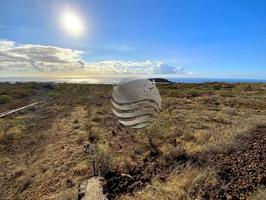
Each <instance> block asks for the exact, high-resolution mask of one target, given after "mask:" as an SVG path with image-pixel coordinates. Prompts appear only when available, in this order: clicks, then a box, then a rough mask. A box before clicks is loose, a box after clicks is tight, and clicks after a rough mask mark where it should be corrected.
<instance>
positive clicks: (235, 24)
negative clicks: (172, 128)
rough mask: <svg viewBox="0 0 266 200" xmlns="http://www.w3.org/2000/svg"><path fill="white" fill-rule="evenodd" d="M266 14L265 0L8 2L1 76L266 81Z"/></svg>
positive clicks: (2, 10) (0, 24)
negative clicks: (208, 78)
mask: <svg viewBox="0 0 266 200" xmlns="http://www.w3.org/2000/svg"><path fill="white" fill-rule="evenodd" d="M265 10H266V1H264V0H164V1H162V0H75V1H63V0H45V1H44V0H13V1H10V0H1V1H0V76H6V77H7V76H33V75H36V76H37V75H41V76H43V75H47V76H52V75H55V74H56V75H75V76H96V75H105V76H106V75H107V76H115V75H122V76H123V75H132V74H134V75H135V74H137V75H154V74H157V75H162V76H163V75H169V74H170V75H172V76H177V77H178V76H182V77H186V76H187V77H191V76H192V77H210V78H215V77H218V78H220V77H224V78H266V56H265V55H266V12H265ZM69 15H71V16H72V18H71V17H69ZM73 16H74V17H73ZM73 18H74V19H73ZM73 20H74V21H73ZM75 20H76V21H75Z"/></svg>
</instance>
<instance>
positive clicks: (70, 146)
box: [0, 83, 266, 200]
mask: <svg viewBox="0 0 266 200" xmlns="http://www.w3.org/2000/svg"><path fill="white" fill-rule="evenodd" d="M159 90H160V93H161V96H162V105H163V108H162V111H161V113H160V115H159V117H158V119H157V120H156V122H155V123H153V124H152V125H151V126H149V127H147V128H146V129H141V130H132V129H128V128H125V127H121V126H119V125H118V123H117V121H116V120H115V118H114V116H113V115H112V113H111V109H110V108H111V105H110V97H111V93H112V86H108V85H78V84H57V85H53V84H36V83H28V84H1V85H0V97H2V99H4V100H0V102H2V103H1V104H0V111H1V112H2V111H5V110H8V109H12V108H16V107H18V106H20V105H25V104H27V103H31V102H34V101H36V100H46V103H44V104H40V105H39V106H38V107H36V108H33V109H29V110H26V111H22V112H21V113H18V114H15V115H12V116H10V117H7V118H1V119H0V127H1V136H0V199H62V200H64V199H75V198H76V197H77V187H78V184H79V183H81V182H82V181H83V180H85V179H86V178H88V177H90V176H92V175H93V167H92V163H93V161H94V163H96V168H97V169H96V172H97V173H98V174H99V175H102V176H107V175H108V172H110V171H115V172H116V173H120V174H130V173H132V171H133V169H134V168H135V167H136V166H137V167H139V168H141V169H142V173H143V174H142V175H143V176H146V179H145V180H144V181H142V182H141V183H138V180H136V181H135V180H134V181H133V183H132V184H134V187H130V188H128V187H127V188H124V189H123V190H117V192H116V193H115V194H112V195H111V196H109V197H112V198H113V197H116V198H119V199H156V200H157V199H196V198H198V199H201V198H202V195H203V194H204V192H205V190H206V189H207V188H208V187H212V186H215V185H216V184H217V183H218V182H219V176H218V171H219V169H217V166H215V165H213V164H210V162H209V160H208V159H209V158H212V157H213V156H215V155H224V154H228V153H229V152H232V151H235V150H236V149H238V148H239V146H238V145H236V143H235V140H236V138H237V137H240V136H241V135H245V134H248V133H252V131H253V130H255V129H256V127H258V126H261V125H266V101H265V99H266V85H265V84H225V83H206V84H173V85H161V86H159ZM3 95H4V98H3ZM6 96H9V97H10V98H8V100H5V99H7V97H6ZM0 99H1V98H0ZM86 144H89V145H91V146H93V147H94V148H95V151H94V152H89V153H85V152H84V149H83V146H84V145H86ZM264 174H265V171H264ZM137 175H138V174H136V177H137ZM107 180H108V178H107ZM111 183H112V182H111ZM262 186H263V185H261V186H260V187H258V188H255V189H254V191H252V192H251V193H250V194H249V193H248V195H247V196H246V197H245V198H248V196H249V198H250V199H260V196H263V194H264V193H265V189H264V190H263V188H261V187H262ZM106 187H107V186H106ZM106 191H110V190H109V189H108V187H107V188H106Z"/></svg>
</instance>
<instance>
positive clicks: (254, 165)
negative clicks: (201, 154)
mask: <svg viewBox="0 0 266 200" xmlns="http://www.w3.org/2000/svg"><path fill="white" fill-rule="evenodd" d="M235 145H236V146H237V147H238V148H237V149H235V150H234V151H232V152H229V153H228V154H221V155H215V156H214V157H213V158H211V159H210V162H211V163H212V164H213V165H214V166H215V168H216V169H217V176H218V181H219V182H218V184H217V185H214V186H212V187H208V188H205V189H203V190H204V191H205V192H204V193H203V194H202V197H203V199H246V198H247V197H248V196H249V195H250V194H251V193H253V192H254V191H255V190H256V189H258V188H260V187H265V186H266V126H260V127H258V128H257V129H255V130H254V131H253V132H251V133H249V134H248V135H245V136H241V137H239V138H237V139H236V141H235ZM201 190H202V189H201Z"/></svg>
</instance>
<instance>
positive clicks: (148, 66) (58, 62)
mask: <svg viewBox="0 0 266 200" xmlns="http://www.w3.org/2000/svg"><path fill="white" fill-rule="evenodd" d="M82 54H83V52H82V51H79V50H73V49H67V48H59V47H55V46H44V45H32V44H24V45H18V44H16V43H15V42H14V41H8V40H0V70H6V71H15V72H17V71H30V72H32V71H37V72H39V71H45V72H48V71H50V72H53V71H88V72H91V73H106V74H109V73H113V74H121V73H122V74H123V73H125V74H183V73H184V70H183V68H180V67H177V66H173V65H168V64H166V63H164V62H161V61H150V60H147V61H138V62H136V61H121V60H107V61H98V62H85V61H84V60H83V59H82Z"/></svg>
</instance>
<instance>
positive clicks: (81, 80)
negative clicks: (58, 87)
mask: <svg viewBox="0 0 266 200" xmlns="http://www.w3.org/2000/svg"><path fill="white" fill-rule="evenodd" d="M123 78H125V77H75V76H73V77H71V76H66V77H34V76H32V77H26V76H23V77H22V76H21V77H17V76H16V77H15V76H14V77H0V82H9V83H16V82H54V83H78V84H116V83H118V82H119V81H121V80H122V79H123ZM144 78H147V79H148V78H164V79H167V80H169V81H171V82H174V83H209V82H225V83H266V78H265V79H263V78H206V77H157V76H150V77H144Z"/></svg>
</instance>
